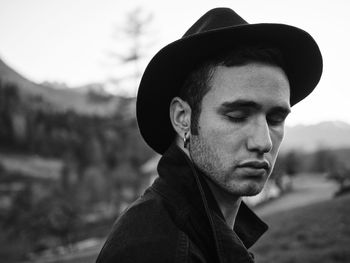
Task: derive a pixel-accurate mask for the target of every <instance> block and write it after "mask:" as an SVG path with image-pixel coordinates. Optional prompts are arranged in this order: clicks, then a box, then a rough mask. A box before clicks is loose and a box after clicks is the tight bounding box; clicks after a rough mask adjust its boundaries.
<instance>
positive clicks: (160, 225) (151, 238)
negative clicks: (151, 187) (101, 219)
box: [97, 193, 186, 263]
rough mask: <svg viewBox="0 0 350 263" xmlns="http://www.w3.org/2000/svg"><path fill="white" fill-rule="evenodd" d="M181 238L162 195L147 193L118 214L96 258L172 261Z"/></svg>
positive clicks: (110, 260) (112, 260) (128, 260)
mask: <svg viewBox="0 0 350 263" xmlns="http://www.w3.org/2000/svg"><path fill="white" fill-rule="evenodd" d="M181 240H182V241H183V242H186V240H185V237H184V234H183V233H182V232H181V231H180V230H179V229H178V227H177V226H176V225H175V223H174V222H173V220H172V218H171V216H170V214H169V213H168V211H167V207H166V205H165V204H164V202H163V201H162V199H161V198H158V197H157V196H156V195H154V194H152V193H147V194H146V195H145V196H143V197H141V198H140V199H138V200H137V201H136V202H135V203H134V204H133V205H131V206H130V207H129V208H128V209H127V210H126V211H125V212H124V213H123V214H122V215H121V216H120V217H119V218H118V220H117V221H116V223H115V224H114V226H113V229H112V232H111V234H110V235H109V237H108V239H107V241H106V243H105V245H104V247H103V248H102V250H101V252H100V255H99V257H98V259H97V262H98V263H102V262H103V263H106V262H122V263H123V262H175V261H174V257H175V255H176V254H177V253H179V245H180V246H181V245H184V246H186V244H185V243H183V244H182V243H181ZM184 249H185V250H186V248H184ZM185 252H186V251H184V253H185Z"/></svg>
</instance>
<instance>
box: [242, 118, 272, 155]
mask: <svg viewBox="0 0 350 263" xmlns="http://www.w3.org/2000/svg"><path fill="white" fill-rule="evenodd" d="M247 147H248V150H250V151H255V152H258V153H261V154H263V153H268V152H269V151H271V149H272V140H271V136H270V129H269V125H268V123H267V121H266V119H265V118H264V119H263V120H257V121H256V123H255V125H253V127H251V131H250V134H249V137H248V140H247Z"/></svg>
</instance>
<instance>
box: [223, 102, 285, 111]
mask: <svg viewBox="0 0 350 263" xmlns="http://www.w3.org/2000/svg"><path fill="white" fill-rule="evenodd" d="M242 108H250V109H253V110H261V109H262V105H260V104H258V103H256V102H254V101H250V100H236V101H227V102H224V103H222V104H221V105H220V106H219V107H218V111H219V112H221V113H223V112H227V111H232V110H238V109H242ZM269 111H270V112H271V111H279V112H281V113H284V114H289V113H290V112H291V110H290V108H289V107H286V106H275V107H272V109H270V110H269Z"/></svg>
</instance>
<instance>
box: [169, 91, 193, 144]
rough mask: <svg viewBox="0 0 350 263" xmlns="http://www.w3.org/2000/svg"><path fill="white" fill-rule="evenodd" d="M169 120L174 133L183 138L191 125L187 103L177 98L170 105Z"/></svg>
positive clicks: (189, 109)
mask: <svg viewBox="0 0 350 263" xmlns="http://www.w3.org/2000/svg"><path fill="white" fill-rule="evenodd" d="M170 120H171V123H172V125H173V128H174V130H175V131H176V133H177V134H178V135H179V136H180V137H181V138H183V137H184V135H185V133H187V132H189V130H190V125H191V108H190V106H189V105H188V103H187V102H186V101H184V100H182V99H181V98H179V97H175V98H173V99H172V101H171V103H170Z"/></svg>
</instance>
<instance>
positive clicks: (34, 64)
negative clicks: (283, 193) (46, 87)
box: [0, 0, 350, 125]
mask: <svg viewBox="0 0 350 263" xmlns="http://www.w3.org/2000/svg"><path fill="white" fill-rule="evenodd" d="M220 6H226V7H230V8H232V9H233V10H235V11H236V12H237V13H238V14H239V15H240V16H242V17H243V18H244V19H245V20H246V21H248V22H249V23H266V22H268V23H283V24H290V25H293V26H297V27H300V28H302V29H304V30H306V31H307V32H309V33H310V34H311V35H312V36H313V37H314V39H315V40H316V42H317V43H318V45H319V47H320V50H321V52H322V55H323V60H324V61H323V62H324V71H323V76H322V78H321V81H320V83H319V85H318V86H317V88H316V89H315V91H314V92H313V93H312V94H311V95H310V96H309V97H307V98H306V99H305V100H303V101H302V102H300V103H299V104H297V105H296V106H294V107H293V108H292V114H291V115H290V116H289V117H288V119H287V125H288V124H289V125H296V124H315V123H318V122H321V121H345V122H348V123H350V106H349V105H350V103H349V98H350V89H349V88H350V87H349V76H350V73H349V70H348V68H349V61H350V53H349V47H350V34H349V32H350V16H349V15H348V14H349V12H350V1H348V0H333V1H330V0H283V1H282V0H264V1H261V0H230V1H228V0H221V1H218V0H200V1H189V0H176V1H166V0H157V1H152V0H147V1H146V0H129V1H125V0H0V58H1V59H3V60H4V61H5V62H6V63H7V64H8V65H9V66H11V67H12V68H14V69H15V70H17V71H18V72H19V73H21V74H22V75H24V76H25V77H27V78H28V79H30V80H32V81H34V82H38V83H40V82H44V81H51V82H60V83H66V84H67V85H69V86H72V87H73V86H80V85H84V84H88V83H92V82H105V81H106V80H108V79H111V78H119V77H121V76H122V75H123V74H125V67H123V65H121V64H120V63H117V62H116V60H113V59H111V57H110V53H111V52H114V53H123V52H126V51H125V45H126V44H127V41H125V40H123V38H121V37H118V34H121V33H120V32H121V31H122V28H123V27H125V21H126V17H127V14H128V13H130V12H131V11H132V10H133V9H135V8H137V7H140V8H142V10H143V13H144V14H145V15H147V14H152V15H153V20H152V22H151V23H150V25H149V32H148V36H149V38H148V40H147V49H146V52H145V59H144V62H143V63H141V64H140V65H139V69H140V71H142V70H143V69H144V68H145V66H146V65H147V62H148V61H149V60H150V59H151V58H152V56H153V55H154V54H155V53H156V52H157V51H158V50H159V49H160V48H162V47H163V46H165V45H166V44H168V43H170V42H172V41H174V40H176V39H178V38H180V37H181V36H182V35H183V34H184V33H185V31H186V30H187V29H188V28H189V27H190V26H191V25H192V24H193V23H194V22H195V21H196V20H197V19H198V18H199V17H200V16H201V15H203V14H204V13H205V12H207V11H208V10H209V9H211V8H214V7H220ZM130 92H131V93H133V92H136V91H130Z"/></svg>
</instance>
